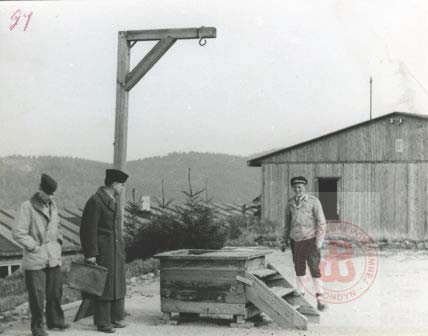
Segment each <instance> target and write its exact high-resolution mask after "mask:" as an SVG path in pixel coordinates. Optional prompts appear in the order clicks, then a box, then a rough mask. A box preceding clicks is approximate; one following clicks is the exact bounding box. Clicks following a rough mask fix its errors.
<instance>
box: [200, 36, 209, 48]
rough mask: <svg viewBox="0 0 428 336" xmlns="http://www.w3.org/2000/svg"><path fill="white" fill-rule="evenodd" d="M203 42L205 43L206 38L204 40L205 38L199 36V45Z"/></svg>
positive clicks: (202, 44)
mask: <svg viewBox="0 0 428 336" xmlns="http://www.w3.org/2000/svg"><path fill="white" fill-rule="evenodd" d="M205 44H207V40H206V39H205V38H203V37H201V38H200V39H199V45H200V46H201V47H203V46H204V45H205Z"/></svg>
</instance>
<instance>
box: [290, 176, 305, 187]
mask: <svg viewBox="0 0 428 336" xmlns="http://www.w3.org/2000/svg"><path fill="white" fill-rule="evenodd" d="M297 183H303V184H308V180H307V179H306V178H305V177H304V176H295V177H293V178H292V179H291V180H290V184H291V185H295V184H297Z"/></svg>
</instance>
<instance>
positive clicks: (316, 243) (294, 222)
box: [281, 176, 326, 310]
mask: <svg viewBox="0 0 428 336" xmlns="http://www.w3.org/2000/svg"><path fill="white" fill-rule="evenodd" d="M307 184H308V180H307V179H306V178H305V177H304V176H296V177H293V178H292V179H291V180H290V185H291V187H292V188H293V191H294V197H292V198H290V200H289V201H288V202H287V205H286V207H285V225H284V235H283V241H282V244H283V245H282V248H281V249H282V250H283V251H284V250H285V248H286V246H287V245H288V242H290V246H291V252H292V255H293V263H294V270H295V272H296V285H297V290H298V292H299V293H301V295H304V293H305V292H304V289H303V286H302V285H303V283H304V278H305V273H306V264H308V266H309V270H310V272H311V275H312V280H313V282H314V287H315V291H316V298H317V303H318V310H324V309H325V308H326V305H325V304H324V303H323V302H322V301H321V298H322V294H323V288H322V281H321V273H320V269H319V264H320V261H321V247H322V244H323V241H324V236H325V230H326V220H325V216H324V212H323V209H322V206H321V202H320V201H319V200H318V199H317V198H316V197H314V196H310V195H308V194H307V193H306V185H307Z"/></svg>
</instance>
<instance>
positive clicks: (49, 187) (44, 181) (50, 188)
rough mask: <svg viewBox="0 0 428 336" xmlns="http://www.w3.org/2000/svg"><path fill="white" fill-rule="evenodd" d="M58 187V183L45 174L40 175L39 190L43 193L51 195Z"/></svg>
mask: <svg viewBox="0 0 428 336" xmlns="http://www.w3.org/2000/svg"><path fill="white" fill-rule="evenodd" d="M57 187H58V183H56V181H55V180H54V179H53V178H52V177H50V176H49V175H47V174H42V178H41V180H40V189H42V191H44V192H45V193H46V194H48V195H52V194H53V193H54V192H55V190H56V188H57Z"/></svg>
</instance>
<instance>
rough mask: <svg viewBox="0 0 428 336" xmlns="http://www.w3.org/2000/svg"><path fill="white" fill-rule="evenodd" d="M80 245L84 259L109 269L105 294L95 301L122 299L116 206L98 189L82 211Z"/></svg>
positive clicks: (122, 260)
mask: <svg viewBox="0 0 428 336" xmlns="http://www.w3.org/2000/svg"><path fill="white" fill-rule="evenodd" d="M80 242H81V245H82V249H83V254H84V255H85V258H90V257H97V264H98V265H102V266H105V267H107V268H108V275H107V281H106V286H105V289H104V293H103V294H102V296H101V297H99V298H98V299H100V300H117V299H122V298H124V297H125V294H126V278H125V252H124V246H123V239H122V226H121V218H120V211H119V202H118V201H116V200H115V199H113V198H112V197H111V196H109V195H108V194H107V192H106V191H105V190H104V187H100V188H99V189H98V191H97V192H96V193H95V194H94V195H92V196H91V198H89V200H88V202H87V203H86V206H85V209H84V210H83V215H82V222H81V225H80Z"/></svg>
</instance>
